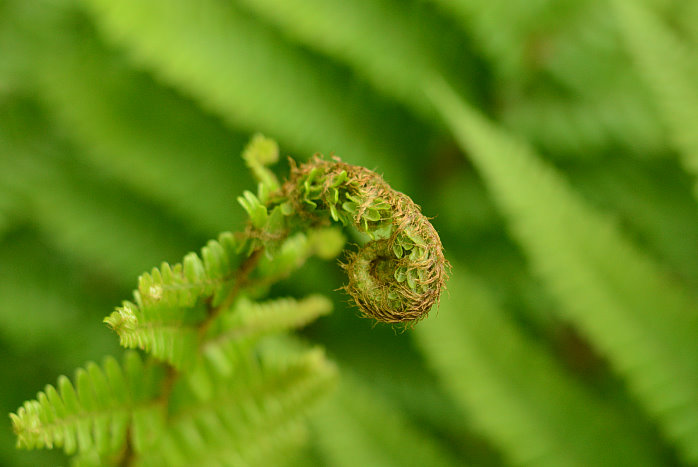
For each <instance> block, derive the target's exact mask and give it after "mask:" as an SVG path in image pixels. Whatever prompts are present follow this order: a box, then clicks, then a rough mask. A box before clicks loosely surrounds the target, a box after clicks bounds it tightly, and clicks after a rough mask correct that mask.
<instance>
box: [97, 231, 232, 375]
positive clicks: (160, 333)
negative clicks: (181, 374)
mask: <svg viewBox="0 0 698 467" xmlns="http://www.w3.org/2000/svg"><path fill="white" fill-rule="evenodd" d="M239 247H240V244H239V242H237V241H236V240H235V237H234V236H233V234H231V233H223V234H221V235H220V236H219V238H218V241H213V240H212V241H210V242H209V243H208V244H207V245H206V246H205V247H204V248H202V250H201V257H199V256H197V255H196V254H194V253H190V254H188V255H187V256H185V257H184V261H183V262H182V263H178V264H176V265H174V266H170V265H169V264H167V263H164V264H163V265H162V266H161V267H160V268H159V269H158V268H154V269H153V270H152V271H151V272H150V273H145V274H143V275H141V277H140V278H139V280H138V289H137V290H136V291H135V292H134V297H135V303H132V302H125V303H124V305H123V306H122V307H120V308H118V309H117V310H116V311H115V312H113V313H112V314H111V315H109V316H108V317H106V318H105V319H104V321H105V322H106V323H107V324H108V325H109V326H110V327H111V328H112V329H114V330H115V331H116V332H117V334H119V338H120V339H121V344H122V345H123V346H125V347H128V348H140V349H143V350H145V351H147V352H149V353H151V354H152V355H154V356H155V357H157V358H159V359H162V360H165V361H167V362H169V363H171V364H172V365H174V366H175V367H178V368H181V367H182V366H185V365H186V364H188V363H190V362H191V361H192V359H193V357H194V356H195V351H196V349H197V345H198V335H199V330H198V328H199V326H200V325H201V323H202V322H203V321H204V320H205V319H206V317H207V316H208V314H209V313H210V312H211V309H212V307H216V306H218V305H220V302H221V301H222V300H223V299H224V298H225V297H226V296H227V295H228V293H229V292H230V289H229V287H227V286H226V285H225V283H226V282H234V278H233V272H234V271H235V268H236V267H237V264H238V262H239V261H240V258H239V257H238V248H239Z"/></svg>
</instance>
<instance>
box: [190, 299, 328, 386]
mask: <svg viewBox="0 0 698 467" xmlns="http://www.w3.org/2000/svg"><path fill="white" fill-rule="evenodd" d="M331 309H332V303H331V302H330V301H329V300H328V299H326V298H325V297H323V296H321V295H313V296H310V297H307V298H305V299H303V300H300V301H299V300H295V299H292V298H282V299H276V300H270V301H267V302H263V303H255V302H252V301H250V300H249V299H247V298H245V297H241V298H240V300H238V301H237V303H236V304H235V305H234V307H233V308H232V309H231V310H229V311H226V312H224V313H222V314H221V316H220V318H218V319H217V320H216V322H215V323H213V325H212V326H211V330H210V331H209V334H211V332H214V334H213V336H212V337H211V338H210V339H208V340H206V341H205V342H203V343H202V345H201V349H200V358H199V359H198V360H197V362H196V365H194V367H193V368H191V369H190V370H189V371H188V374H187V382H188V384H189V387H190V388H191V390H192V391H193V392H194V393H195V394H196V395H197V396H198V397H199V398H200V399H206V398H208V397H210V395H211V393H212V391H213V387H214V385H215V384H216V380H220V379H221V378H228V377H230V376H231V375H232V374H234V373H235V369H236V367H237V366H238V365H239V364H241V362H243V361H244V359H245V358H247V357H246V356H249V354H250V352H252V351H253V349H254V346H255V345H256V344H257V342H258V341H259V340H260V338H262V337H264V336H267V335H270V334H278V333H281V332H283V331H287V330H290V329H293V328H297V327H302V326H305V325H306V324H308V323H309V322H311V321H313V320H315V319H316V318H318V317H319V316H322V315H325V314H327V313H329V312H330V311H331Z"/></svg>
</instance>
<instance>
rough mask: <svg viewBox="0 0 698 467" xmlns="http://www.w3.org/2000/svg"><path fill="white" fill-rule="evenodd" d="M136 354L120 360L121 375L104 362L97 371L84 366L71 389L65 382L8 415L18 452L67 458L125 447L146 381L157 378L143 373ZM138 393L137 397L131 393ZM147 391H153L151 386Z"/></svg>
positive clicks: (114, 365) (143, 397)
mask: <svg viewBox="0 0 698 467" xmlns="http://www.w3.org/2000/svg"><path fill="white" fill-rule="evenodd" d="M138 359H139V358H138V356H137V355H136V354H135V353H128V354H127V355H126V356H125V357H124V364H123V365H124V366H125V367H126V368H130V371H128V370H127V371H126V372H125V371H124V370H123V369H122V366H120V365H119V364H118V363H117V362H116V361H115V360H114V359H113V358H111V357H107V358H106V359H105V360H104V363H103V365H102V368H100V367H98V366H97V365H95V364H94V363H88V364H87V367H86V370H85V369H78V370H77V372H76V378H75V379H76V386H77V390H76V388H75V386H73V383H71V382H70V380H69V379H68V378H66V377H65V376H61V377H59V378H58V385H57V386H58V390H56V388H54V387H53V386H50V385H49V386H47V387H46V389H45V390H44V391H43V392H40V393H39V394H38V396H37V399H36V400H32V401H27V402H25V403H24V405H23V406H22V407H20V408H19V410H18V411H17V413H16V414H15V413H13V414H10V418H11V419H12V425H13V429H14V431H15V434H16V435H17V446H18V447H20V448H25V449H36V448H44V447H46V448H53V447H63V449H64V450H65V452H66V453H67V454H73V453H75V452H77V451H79V452H93V451H94V452H96V453H98V454H107V453H115V452H118V451H119V450H120V449H122V447H123V446H124V445H125V443H126V438H127V431H128V427H129V422H130V421H131V416H132V414H133V411H134V409H135V407H136V406H138V405H140V404H143V403H144V402H146V403H150V404H154V405H156V404H157V402H151V401H150V400H149V398H150V397H151V396H152V392H151V391H148V390H147V386H146V385H145V380H147V379H149V378H153V377H155V379H157V376H156V375H155V374H154V373H153V368H152V367H144V366H143V365H142V363H141V362H140V361H135V360H138ZM134 387H140V391H141V392H140V393H138V392H135V391H134V390H133V388H134ZM151 387H152V386H151Z"/></svg>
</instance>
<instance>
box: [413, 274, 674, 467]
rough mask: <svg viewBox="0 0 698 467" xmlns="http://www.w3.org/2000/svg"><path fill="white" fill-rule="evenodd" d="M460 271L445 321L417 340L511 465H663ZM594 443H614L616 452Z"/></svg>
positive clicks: (422, 329) (427, 326)
mask: <svg viewBox="0 0 698 467" xmlns="http://www.w3.org/2000/svg"><path fill="white" fill-rule="evenodd" d="M454 270H455V271H457V274H455V277H453V278H452V282H451V287H450V288H449V289H450V294H449V297H448V298H447V299H445V300H444V301H443V302H442V305H441V310H440V312H439V315H438V316H437V317H435V318H434V319H431V320H429V321H428V322H425V323H423V324H421V325H420V326H419V327H418V328H417V329H415V332H414V337H415V338H416V340H417V343H418V344H419V346H420V347H421V349H422V351H423V353H424V355H425V356H426V358H427V360H428V362H429V364H430V365H431V366H432V368H434V370H435V372H436V374H437V376H438V377H439V379H440V381H441V382H442V384H443V385H444V387H445V389H446V390H448V392H449V393H450V394H451V396H452V397H453V400H454V401H455V402H456V403H457V404H458V406H459V408H460V409H461V410H462V411H463V413H464V414H467V415H469V416H470V417H472V422H473V423H474V425H475V427H476V428H477V429H478V430H480V431H482V433H484V434H485V435H486V436H487V437H488V438H489V439H490V440H492V441H493V442H494V443H495V444H496V445H497V446H498V447H499V448H500V449H501V450H502V451H503V453H504V454H505V455H506V457H507V458H508V459H509V461H510V462H511V463H512V464H514V465H549V466H563V465H564V466H585V465H617V466H621V465H627V466H635V465H648V466H649V465H657V463H661V461H660V460H659V456H658V453H657V452H653V451H652V448H651V447H650V446H652V440H651V439H648V438H647V437H645V436H644V435H643V434H641V433H640V430H638V429H636V427H634V426H633V425H632V423H628V422H627V417H624V414H623V413H621V412H620V411H619V410H618V409H617V408H615V407H614V406H612V405H611V404H607V403H604V402H602V401H600V400H598V399H597V398H596V397H594V396H592V394H591V392H590V391H587V390H585V389H584V388H583V387H582V386H581V384H579V382H578V381H576V380H574V379H573V378H572V377H571V376H568V375H566V374H565V373H564V371H563V370H562V368H561V367H559V366H558V365H557V364H556V362H554V361H553V360H552V359H551V358H550V357H549V356H548V355H547V354H546V353H545V349H543V348H541V347H538V346H536V345H535V343H534V342H532V341H531V340H530V339H527V338H526V336H524V335H523V333H522V332H521V331H520V330H518V329H517V328H516V327H515V326H514V324H513V322H512V321H511V319H509V318H508V317H507V316H506V315H505V313H504V312H503V311H502V310H501V309H500V308H499V307H498V306H497V305H496V304H495V303H494V301H493V300H492V298H491V297H490V295H489V294H488V291H487V290H486V289H485V288H484V286H483V285H481V284H480V283H479V282H477V281H476V280H475V279H474V278H472V277H470V276H469V275H468V273H467V272H466V271H465V268H464V265H456V266H454ZM503 414H506V416H503ZM570 420H574V424H571V423H570ZM593 439H612V440H614V445H613V449H606V448H605V447H604V446H603V444H599V443H594V442H592V441H590V440H593Z"/></svg>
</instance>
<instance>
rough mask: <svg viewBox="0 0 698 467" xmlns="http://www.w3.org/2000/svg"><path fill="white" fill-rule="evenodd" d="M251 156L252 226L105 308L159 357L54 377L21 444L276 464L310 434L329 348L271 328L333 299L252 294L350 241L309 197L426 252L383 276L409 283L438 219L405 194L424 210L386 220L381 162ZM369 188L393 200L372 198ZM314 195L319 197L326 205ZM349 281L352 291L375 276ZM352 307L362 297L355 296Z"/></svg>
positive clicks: (255, 148)
mask: <svg viewBox="0 0 698 467" xmlns="http://www.w3.org/2000/svg"><path fill="white" fill-rule="evenodd" d="M243 158H244V159H245V162H246V163H247V165H248V166H249V167H250V168H251V169H252V172H253V173H254V174H255V176H256V177H257V179H258V180H259V197H257V196H255V195H254V194H252V193H251V192H245V193H244V197H240V198H239V201H240V204H241V205H242V206H243V208H244V209H245V210H246V211H247V212H248V214H249V222H248V225H247V229H246V230H245V232H241V233H238V234H232V233H223V234H221V235H220V236H219V238H218V240H217V241H209V242H208V244H207V245H206V246H205V247H203V248H202V249H201V255H200V256H198V255H196V254H194V253H190V254H188V255H186V256H185V257H184V259H183V261H182V262H181V263H178V264H175V265H174V266H170V265H169V264H168V263H163V264H162V266H161V267H160V268H154V269H153V270H152V271H151V272H150V273H145V274H142V275H141V276H140V278H139V280H138V288H137V289H136V290H135V291H134V294H133V295H134V301H133V302H124V303H123V305H122V306H121V307H119V308H117V309H116V311H114V312H113V313H112V314H111V315H109V316H107V317H106V318H105V319H104V321H105V322H106V323H107V324H108V325H109V326H110V327H111V328H112V329H113V330H114V331H116V333H117V334H118V335H119V338H120V341H121V345H122V346H124V347H127V348H138V349H142V350H144V351H145V352H146V353H147V354H149V355H151V356H152V357H154V360H153V361H152V362H151V361H149V362H148V363H147V365H143V363H142V362H141V360H140V359H139V357H138V356H137V354H135V353H128V354H126V355H127V357H126V363H125V364H124V370H122V369H121V368H120V367H119V365H118V364H117V363H116V362H115V360H113V359H106V360H105V363H104V370H102V369H100V368H99V367H97V366H96V365H95V364H93V363H90V364H88V365H87V367H86V369H85V370H83V369H80V370H78V371H77V372H76V376H75V381H76V382H75V386H76V387H77V389H75V387H74V386H73V383H71V382H70V380H68V378H66V377H65V376H61V377H60V378H59V380H58V390H56V389H55V388H54V387H52V386H47V388H46V390H45V391H44V392H41V393H39V395H38V396H37V400H33V401H28V402H25V404H24V406H23V407H21V408H20V409H19V410H18V411H17V413H16V414H11V415H10V416H11V419H12V423H13V428H14V431H15V433H16V435H17V446H18V447H21V448H27V449H34V448H43V447H47V448H53V447H54V446H56V447H61V446H62V447H63V448H64V450H65V452H66V453H67V454H74V453H76V452H79V454H80V456H79V457H77V458H76V463H77V464H90V463H97V464H100V465H105V464H107V465H116V464H122V463H127V464H132V463H138V464H139V465H164V464H166V465H183V466H184V465H191V463H194V462H203V463H204V464H216V463H228V462H232V463H233V464H240V465H268V464H269V463H273V462H278V461H279V459H281V458H283V452H284V450H286V449H291V448H292V447H293V446H295V445H297V444H299V443H301V442H302V441H303V439H304V437H303V429H304V428H303V424H302V421H301V416H302V415H304V414H305V412H306V411H307V409H308V407H309V406H310V405H311V404H312V403H313V402H314V401H315V400H317V399H318V398H319V397H320V396H321V395H322V394H323V393H324V392H326V391H327V389H328V388H329V387H330V386H331V382H332V380H333V379H334V376H335V371H334V366H333V365H332V364H331V363H329V362H328V361H327V360H326V358H325V357H324V353H323V352H322V350H321V349H315V350H309V349H307V346H306V345H303V344H297V343H296V344H284V342H283V341H281V342H280V343H274V341H273V340H272V341H271V342H272V343H271V344H270V343H268V342H266V340H265V339H263V338H264V337H265V336H268V335H278V334H281V333H283V332H285V331H288V330H289V329H292V328H295V327H299V326H303V325H306V324H308V323H309V322H310V321H313V320H314V319H315V318H317V317H318V316H321V315H323V314H327V313H328V312H329V311H330V309H331V303H330V302H329V301H328V300H327V299H325V298H323V297H321V296H312V297H308V298H306V299H304V300H301V301H298V300H294V299H277V300H272V301H268V302H263V303H256V302H254V301H252V299H253V298H254V297H257V296H263V295H265V291H266V290H267V289H268V286H269V285H271V284H273V283H274V282H276V281H278V280H279V279H281V278H283V277H284V276H286V275H288V274H289V273H290V272H291V271H292V270H293V269H295V268H297V267H299V266H300V265H302V264H303V263H304V262H305V261H306V260H307V258H308V256H310V255H311V254H312V253H314V252H316V251H317V252H320V253H321V255H322V256H324V257H327V258H332V257H334V256H336V255H337V254H338V253H339V250H340V249H341V247H342V246H343V244H344V241H343V240H342V241H337V240H336V239H332V236H331V235H330V232H332V231H327V230H324V231H323V230H317V229H315V228H313V226H314V225H317V224H318V220H317V219H313V217H315V215H314V214H310V213H308V212H305V211H304V210H303V205H305V204H308V205H310V206H312V209H310V211H314V212H320V211H321V210H323V209H324V210H328V209H327V206H331V207H332V208H333V209H329V211H330V213H331V217H332V218H334V220H335V221H337V220H341V221H342V222H343V223H345V224H355V225H356V227H358V228H359V229H363V230H362V232H364V233H366V234H367V235H369V236H371V237H372V238H373V239H374V241H375V237H376V235H377V234H376V232H378V231H381V232H383V231H385V235H384V237H381V238H380V241H381V242H383V243H385V244H386V246H385V247H386V248H387V249H388V250H389V251H392V250H396V249H400V251H402V249H403V248H406V249H407V250H412V253H411V254H413V255H414V256H415V258H416V259H417V260H418V261H415V260H414V259H412V260H410V261H412V262H410V263H405V262H400V261H398V262H397V264H398V265H397V266H395V265H392V267H393V269H394V271H393V272H390V275H389V277H382V278H381V280H382V281H384V282H385V283H386V285H385V287H388V283H392V282H394V283H396V284H398V286H399V284H400V283H401V282H405V281H406V279H405V278H404V277H402V279H401V278H400V277H398V272H400V271H401V270H400V269H399V268H400V267H403V268H404V267H405V266H403V263H404V264H408V265H413V266H411V267H417V266H418V265H422V266H423V267H427V261H426V260H427V259H429V258H431V256H428V252H429V254H430V255H432V256H434V255H441V257H440V259H441V262H442V264H441V265H440V266H441V267H442V268H443V266H444V264H443V262H444V259H443V255H442V253H441V245H440V243H435V242H438V236H436V238H435V242H434V241H432V244H429V243H428V242H429V241H430V240H433V239H432V238H429V237H427V236H423V237H422V236H420V235H425V232H427V230H425V229H427V227H428V228H429V229H431V231H433V227H432V226H431V224H429V223H428V221H427V220H426V218H424V217H423V216H421V214H419V208H418V207H416V206H415V205H414V204H413V203H412V201H411V200H410V199H409V198H407V197H406V196H404V195H401V194H400V196H399V200H400V204H399V205H397V206H398V208H399V209H405V210H407V209H410V210H411V211H412V212H411V213H410V215H411V216H415V215H417V214H418V215H419V216H420V217H419V218H417V220H416V221H415V220H414V219H412V223H409V222H407V218H406V217H404V216H402V217H401V216H400V215H399V214H400V213H399V212H395V213H392V211H389V213H390V214H391V217H390V218H386V219H381V217H380V216H378V217H377V218H376V216H375V215H374V214H373V213H374V211H375V212H378V211H380V210H390V209H391V208H393V206H392V205H391V204H390V203H389V201H390V200H391V199H392V198H391V196H392V197H395V196H396V195H394V194H392V193H393V190H392V189H391V188H390V186H389V185H387V184H386V183H385V182H383V181H382V179H381V178H380V177H379V176H378V175H376V174H374V173H373V172H371V171H369V170H367V169H363V168H360V167H355V166H351V165H349V164H342V163H340V162H332V163H326V162H324V161H321V160H320V159H316V160H314V161H312V162H311V163H308V164H306V165H305V166H302V167H301V168H295V167H294V169H293V171H292V173H291V176H290V179H289V180H288V181H287V182H285V183H284V184H283V185H281V184H279V182H278V180H277V179H276V177H275V175H274V174H273V173H272V172H271V171H270V170H269V169H268V168H267V165H270V164H273V163H275V162H276V161H277V160H278V147H277V145H276V143H275V142H274V141H270V140H267V139H265V138H264V137H263V136H261V135H257V136H256V137H255V138H253V140H252V142H251V143H250V145H249V146H248V147H247V149H246V150H245V152H244V153H243ZM322 169H324V170H325V172H324V173H321V172H322ZM318 184H319V185H318ZM299 186H302V187H305V190H302V189H299ZM340 191H341V196H340V194H339V193H340ZM373 193H377V194H378V195H380V196H383V197H385V199H381V198H376V197H375V196H373V197H371V194H373ZM313 199H316V200H318V201H320V200H322V202H323V203H324V204H323V206H318V203H316V202H315V201H313ZM330 199H331V200H333V203H334V204H330V203H329V202H328V200H330ZM350 200H354V201H356V203H354V204H351V201H350ZM340 201H342V202H343V203H344V205H345V206H347V205H349V206H350V207H346V208H345V209H344V210H343V211H342V212H343V214H342V217H341V219H340V217H338V214H337V213H338V210H337V207H336V204H337V203H339V202H340ZM393 204H394V203H393ZM384 205H385V207H384ZM316 208H317V209H316ZM396 209H397V208H396ZM369 224H370V227H369ZM338 235H340V234H338V233H337V231H334V236H335V237H337V236H338ZM434 235H435V234H434ZM313 242H322V243H323V244H322V245H317V246H314V245H313ZM328 247H329V248H328ZM370 247H371V243H369V248H370ZM401 256H402V254H401V255H400V257H401ZM404 256H406V257H407V256H408V253H405V254H404ZM262 258H264V260H265V261H262ZM372 262H375V260H372ZM382 268H383V269H385V267H382ZM427 272H428V271H426V272H425V271H422V273H423V274H421V275H420V277H427V276H426V274H427ZM402 274H403V275H404V274H405V273H404V272H403V273H402ZM350 279H351V278H350ZM439 279H441V280H443V279H442V278H439ZM408 282H409V280H408ZM412 282H414V279H413V280H412ZM260 284H262V285H263V286H261V287H260ZM350 285H351V286H352V287H354V288H355V289H356V288H360V287H369V286H370V285H372V284H369V285H366V284H364V283H354V284H351V282H350ZM441 285H442V284H441V283H438V284H436V288H434V287H435V286H434V284H432V283H429V282H428V283H425V284H423V285H420V287H421V288H420V289H416V286H415V285H414V284H411V288H405V292H404V293H408V294H414V293H422V294H425V293H430V294H431V293H434V292H435V293H436V297H435V298H434V299H432V301H431V303H429V304H428V306H429V308H431V305H433V303H434V300H436V299H438V294H439V292H440V288H441ZM393 290H396V291H402V290H401V288H400V287H397V288H394V289H393ZM394 293H398V292H394ZM395 300H397V297H395ZM357 304H358V305H359V306H365V304H364V303H363V302H362V301H359V300H357ZM386 306H394V305H392V304H387V305H386ZM398 311H401V310H398ZM407 311H411V310H407ZM428 311H429V310H428V309H426V310H425V311H424V312H428ZM377 318H381V316H377ZM408 319H411V316H409V315H408V316H407V317H403V318H402V320H403V321H404V320H408ZM260 341H262V342H260ZM158 362H161V363H158ZM274 459H276V460H274Z"/></svg>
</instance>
